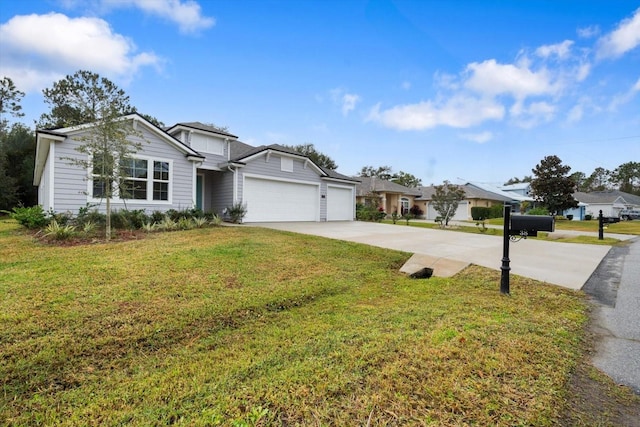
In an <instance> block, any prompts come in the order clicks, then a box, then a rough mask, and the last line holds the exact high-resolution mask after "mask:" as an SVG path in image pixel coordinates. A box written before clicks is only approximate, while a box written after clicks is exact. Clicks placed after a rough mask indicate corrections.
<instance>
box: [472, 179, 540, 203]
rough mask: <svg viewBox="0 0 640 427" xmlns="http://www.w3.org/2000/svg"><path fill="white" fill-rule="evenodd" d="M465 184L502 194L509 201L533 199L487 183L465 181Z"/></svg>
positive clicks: (529, 200)
mask: <svg viewBox="0 0 640 427" xmlns="http://www.w3.org/2000/svg"><path fill="white" fill-rule="evenodd" d="M465 185H468V186H472V187H475V188H477V189H480V190H484V191H487V192H489V193H494V194H497V195H499V196H502V197H504V198H506V199H508V200H509V201H514V202H533V201H534V199H533V197H529V196H523V195H522V194H518V193H516V192H514V191H504V190H501V189H500V188H498V187H495V186H493V185H489V184H481V183H478V182H467V183H466V184H465ZM505 201H506V200H505Z"/></svg>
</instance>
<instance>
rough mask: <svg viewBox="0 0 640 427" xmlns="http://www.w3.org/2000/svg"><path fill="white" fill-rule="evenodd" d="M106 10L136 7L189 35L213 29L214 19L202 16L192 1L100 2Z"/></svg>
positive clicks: (110, 0)
mask: <svg viewBox="0 0 640 427" xmlns="http://www.w3.org/2000/svg"><path fill="white" fill-rule="evenodd" d="M101 1H102V5H103V6H104V7H106V8H119V7H136V8H138V9H140V10H142V11H143V12H144V13H148V14H150V15H155V16H159V17H161V18H163V19H166V20H168V21H171V22H174V23H176V24H178V28H179V29H180V32H182V33H185V34H189V33H197V32H199V31H201V30H204V29H207V28H210V27H213V26H214V25H215V23H216V21H215V19H214V18H211V17H207V16H203V15H202V10H201V9H200V5H199V4H198V3H197V2H195V1H192V0H186V1H184V2H182V1H180V0H101Z"/></svg>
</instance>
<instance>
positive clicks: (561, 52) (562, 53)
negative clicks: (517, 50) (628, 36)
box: [536, 40, 573, 59]
mask: <svg viewBox="0 0 640 427" xmlns="http://www.w3.org/2000/svg"><path fill="white" fill-rule="evenodd" d="M572 45H573V41H571V40H565V41H563V42H562V43H556V44H548V45H544V46H540V47H539V48H537V49H536V55H538V56H539V57H541V58H549V57H551V56H557V57H558V59H565V58H567V57H568V56H569V54H570V53H571V46H572Z"/></svg>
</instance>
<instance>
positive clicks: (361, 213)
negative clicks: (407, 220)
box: [356, 203, 387, 222]
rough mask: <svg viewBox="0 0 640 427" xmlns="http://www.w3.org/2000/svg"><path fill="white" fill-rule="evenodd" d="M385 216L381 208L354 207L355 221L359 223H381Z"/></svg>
mask: <svg viewBox="0 0 640 427" xmlns="http://www.w3.org/2000/svg"><path fill="white" fill-rule="evenodd" d="M386 216H387V214H386V213H385V212H384V210H383V209H382V208H378V207H376V206H374V205H372V204H371V205H370V204H364V205H363V204H361V203H359V204H357V205H356V219H357V220H359V221H376V222H378V221H382V220H383V219H384V217H386Z"/></svg>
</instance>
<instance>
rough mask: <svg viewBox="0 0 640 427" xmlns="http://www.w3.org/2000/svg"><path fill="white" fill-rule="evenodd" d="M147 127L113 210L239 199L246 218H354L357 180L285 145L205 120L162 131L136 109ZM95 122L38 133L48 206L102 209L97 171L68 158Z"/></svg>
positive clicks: (215, 204) (216, 205) (220, 209)
mask: <svg viewBox="0 0 640 427" xmlns="http://www.w3.org/2000/svg"><path fill="white" fill-rule="evenodd" d="M123 119H124V120H133V122H134V123H135V127H136V128H137V130H138V131H139V132H141V133H142V135H143V138H144V141H142V140H141V141H142V149H141V150H140V151H139V152H138V153H137V154H136V155H135V156H134V157H135V159H136V161H135V166H136V167H135V168H131V170H132V171H133V172H132V176H129V177H125V179H127V180H131V181H135V183H134V184H135V188H136V191H134V192H133V194H132V195H130V196H131V197H128V198H127V199H122V198H120V197H118V195H115V197H114V198H113V199H112V206H113V208H114V209H125V208H126V209H145V210H147V211H149V212H152V211H167V210H169V209H178V210H179V209H189V208H193V207H197V208H201V209H202V210H204V211H210V212H214V213H216V214H218V215H221V216H224V213H225V212H226V208H228V207H230V206H231V205H233V204H236V203H243V204H244V205H246V209H247V214H246V216H245V218H244V220H245V221H246V222H265V221H338V220H349V221H350V220H353V219H354V217H355V203H354V202H355V186H356V184H357V183H358V180H357V179H356V178H351V177H347V176H345V175H341V174H339V173H337V172H335V171H331V170H327V169H324V168H321V167H319V166H318V165H316V164H315V163H314V162H313V161H311V160H310V159H309V158H307V157H305V156H303V155H301V154H298V153H296V152H294V151H292V150H289V149H286V148H285V147H282V146H279V145H269V146H260V147H253V146H250V145H248V144H245V143H243V142H241V141H238V137H237V136H235V135H233V134H230V133H228V132H226V131H222V130H220V129H218V128H215V127H212V126H208V125H205V124H202V123H199V122H190V123H178V124H176V125H175V126H172V127H170V128H168V129H166V130H165V129H160V128H158V127H156V126H154V125H153V124H152V123H150V122H148V121H147V120H146V119H144V118H143V117H142V116H140V115H138V114H131V115H128V116H125V117H124V118H123ZM91 126H92V125H91V124H86V125H82V126H74V127H70V128H64V129H55V130H42V131H37V132H36V137H37V148H36V164H35V172H34V185H37V186H38V203H39V204H40V205H42V206H43V208H44V209H45V210H50V209H51V210H54V211H56V212H64V211H71V212H77V211H78V209H80V208H81V207H85V206H86V205H87V204H90V205H97V209H99V210H101V211H104V209H105V207H104V203H102V202H103V201H104V200H103V199H101V198H100V194H99V186H94V185H93V181H92V179H91V171H90V170H83V169H82V168H80V167H78V166H75V165H72V164H70V163H69V161H68V160H65V159H64V158H69V157H72V158H81V156H82V154H81V153H79V152H78V151H76V150H75V148H76V147H78V146H79V145H80V144H81V141H80V139H81V138H82V136H83V135H86V134H87V133H88V132H89V131H90V128H91Z"/></svg>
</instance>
